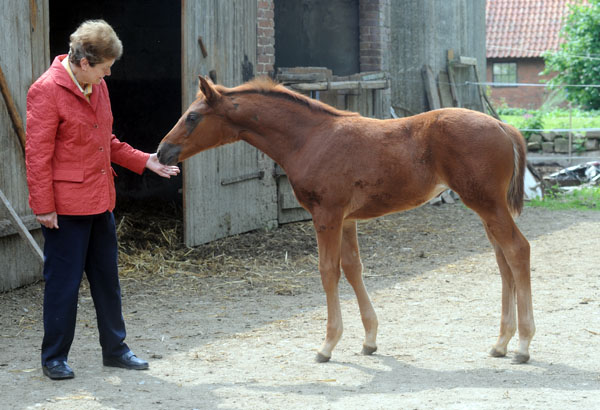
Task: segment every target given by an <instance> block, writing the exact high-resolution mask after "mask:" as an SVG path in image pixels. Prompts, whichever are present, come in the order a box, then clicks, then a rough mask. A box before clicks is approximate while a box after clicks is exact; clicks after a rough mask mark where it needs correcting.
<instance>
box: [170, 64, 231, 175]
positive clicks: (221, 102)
mask: <svg viewBox="0 0 600 410" xmlns="http://www.w3.org/2000/svg"><path fill="white" fill-rule="evenodd" d="M199 79H200V83H199V90H198V94H197V96H196V97H197V98H196V100H195V101H194V102H193V103H192V104H191V105H190V106H189V108H188V109H187V111H186V112H185V113H183V115H182V116H181V118H180V119H179V121H177V123H176V124H175V126H174V127H173V128H172V129H171V131H169V133H168V134H167V135H166V136H165V137H164V138H163V139H162V141H161V142H160V145H159V147H158V159H159V161H160V162H161V163H163V164H169V165H174V164H176V163H177V162H180V161H183V160H184V159H186V158H189V157H191V156H192V155H194V154H197V153H199V152H201V151H204V150H207V149H210V148H214V147H218V146H220V145H224V144H228V143H230V142H234V141H237V140H238V139H239V136H238V134H239V130H238V129H237V128H236V126H235V125H234V124H232V123H230V122H229V121H228V120H227V118H226V115H225V113H226V112H227V111H229V110H230V109H231V108H233V105H232V102H231V100H230V99H228V98H223V97H222V95H221V91H223V90H224V88H223V87H221V86H214V85H213V84H212V83H211V82H209V80H207V79H205V78H204V77H202V76H200V77H199Z"/></svg>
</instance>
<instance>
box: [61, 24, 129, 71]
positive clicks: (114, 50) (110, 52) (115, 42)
mask: <svg viewBox="0 0 600 410" xmlns="http://www.w3.org/2000/svg"><path fill="white" fill-rule="evenodd" d="M70 40H71V42H70V43H69V61H70V62H71V63H73V64H76V65H77V66H79V65H80V63H81V59H82V58H84V57H85V58H86V59H87V60H88V62H89V63H90V65H91V66H92V67H93V66H95V65H96V64H99V63H102V62H103V61H104V60H111V59H115V60H118V59H119V58H120V57H121V55H122V54H123V44H122V43H121V40H119V37H118V36H117V33H115V31H114V30H113V28H112V27H111V26H110V24H108V23H107V22H106V21H104V20H87V21H84V22H83V23H82V24H81V25H80V26H79V27H78V28H77V30H75V32H73V34H71V37H70Z"/></svg>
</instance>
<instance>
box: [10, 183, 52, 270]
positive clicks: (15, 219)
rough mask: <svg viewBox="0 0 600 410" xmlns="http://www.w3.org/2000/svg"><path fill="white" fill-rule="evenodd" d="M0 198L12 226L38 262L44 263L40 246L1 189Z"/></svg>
mask: <svg viewBox="0 0 600 410" xmlns="http://www.w3.org/2000/svg"><path fill="white" fill-rule="evenodd" d="M0 200H1V201H2V203H3V204H4V207H5V208H6V210H7V211H8V217H9V219H10V220H11V221H12V223H13V224H14V226H15V227H16V228H17V231H18V233H19V235H21V237H22V238H23V239H24V240H25V243H27V245H28V246H29V248H30V249H31V251H32V252H33V253H34V254H35V255H36V256H37V257H38V259H39V260H40V262H42V263H44V253H43V252H42V250H41V249H40V246H39V245H38V243H37V242H36V241H35V239H33V236H31V234H30V233H29V231H28V230H27V228H26V227H25V225H24V224H23V221H21V218H19V215H18V214H17V212H16V211H15V210H14V208H13V207H12V205H11V204H10V202H9V201H8V198H7V197H6V196H5V195H4V192H2V190H1V189H0Z"/></svg>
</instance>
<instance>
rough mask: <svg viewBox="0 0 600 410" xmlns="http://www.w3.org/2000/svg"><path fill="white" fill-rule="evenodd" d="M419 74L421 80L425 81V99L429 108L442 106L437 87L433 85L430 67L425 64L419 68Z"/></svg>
mask: <svg viewBox="0 0 600 410" xmlns="http://www.w3.org/2000/svg"><path fill="white" fill-rule="evenodd" d="M421 74H422V75H423V82H424V83H425V94H426V95H427V101H428V102H429V109H430V110H437V109H438V108H442V104H441V103H440V95H439V94H438V89H437V87H436V85H435V76H434V75H433V71H431V67H430V66H429V65H427V64H425V65H424V66H423V68H422V69H421Z"/></svg>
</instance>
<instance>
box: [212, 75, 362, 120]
mask: <svg viewBox="0 0 600 410" xmlns="http://www.w3.org/2000/svg"><path fill="white" fill-rule="evenodd" d="M217 90H218V91H219V92H220V93H222V94H223V95H227V96H235V95H244V94H260V95H264V96H266V97H272V98H282V99H286V100H288V101H292V102H294V103H296V104H298V105H302V106H304V107H306V108H308V109H310V110H311V111H315V112H322V113H325V114H329V115H333V116H336V117H354V116H358V115H359V114H358V113H355V112H350V111H343V110H338V109H337V108H334V107H332V106H330V105H327V104H324V103H322V102H321V101H318V100H315V99H312V98H309V97H307V96H305V95H302V94H300V93H297V92H294V91H291V90H288V89H287V88H285V87H284V86H282V85H281V84H278V83H276V82H275V81H273V80H271V79H270V78H269V77H259V78H255V79H253V80H251V81H248V82H247V83H244V84H242V85H240V86H237V87H234V88H225V87H221V86H217Z"/></svg>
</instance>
